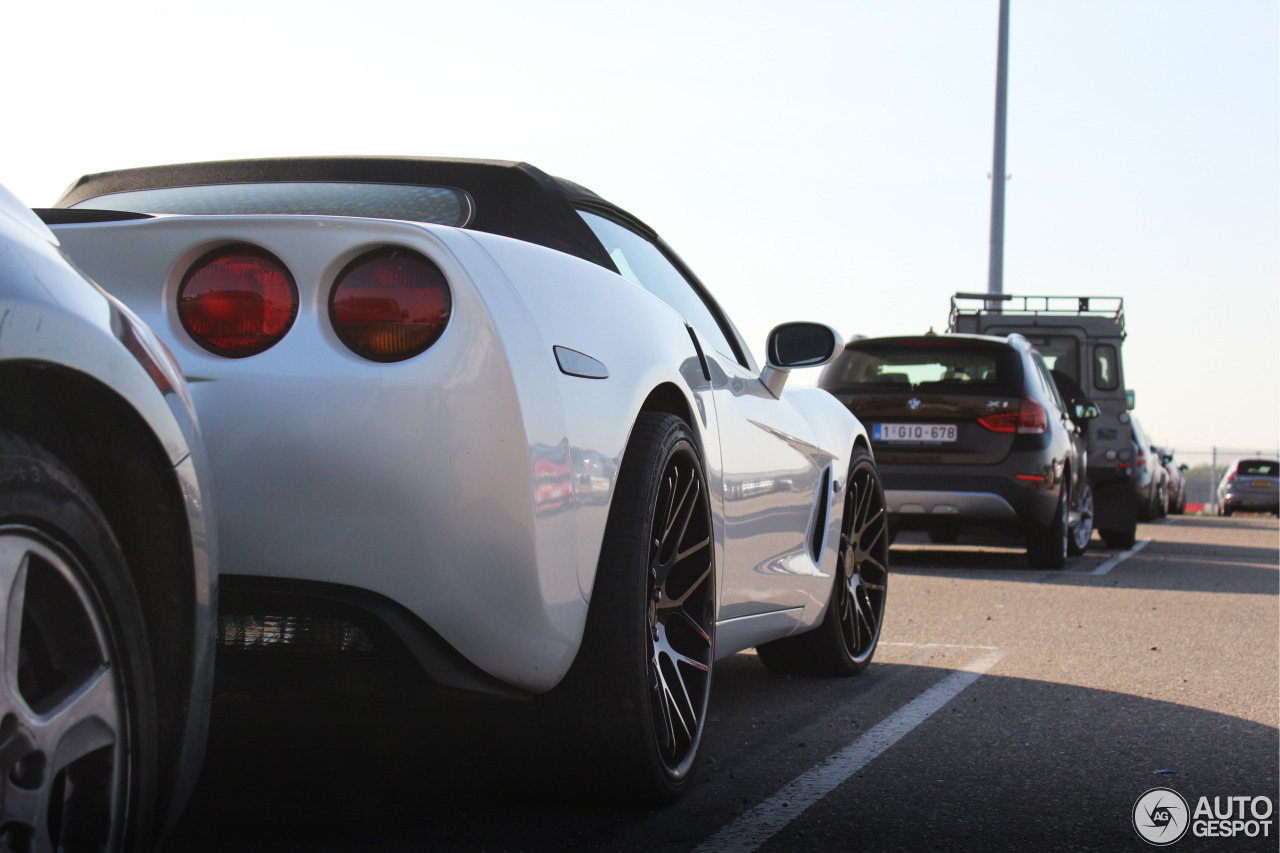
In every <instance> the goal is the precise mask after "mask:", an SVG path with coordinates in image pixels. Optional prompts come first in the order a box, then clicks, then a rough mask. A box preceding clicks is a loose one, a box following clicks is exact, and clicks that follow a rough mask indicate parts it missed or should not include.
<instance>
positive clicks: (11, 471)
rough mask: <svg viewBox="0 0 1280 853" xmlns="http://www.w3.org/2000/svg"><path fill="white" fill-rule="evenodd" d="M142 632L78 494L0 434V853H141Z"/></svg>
mask: <svg viewBox="0 0 1280 853" xmlns="http://www.w3.org/2000/svg"><path fill="white" fill-rule="evenodd" d="M144 624H145V623H144V619H143V614H142V609H141V606H140V605H139V603H138V596H137V593H136V592H135V590H134V587H133V583H132V580H131V578H130V576H129V574H128V571H127V569H126V567H125V561H124V557H123V555H122V554H121V551H120V548H119V546H118V545H117V544H116V540H115V537H114V536H113V535H112V532H111V529H110V527H109V526H108V524H107V522H106V520H105V518H104V517H103V515H102V512H101V511H100V510H99V509H98V507H97V505H96V504H94V502H93V500H92V499H91V498H90V497H89V495H88V493H87V492H86V491H85V489H84V487H83V486H82V485H81V484H80V482H79V481H78V480H77V479H76V477H75V476H74V475H73V474H72V473H71V472H70V471H69V470H68V469H67V468H66V467H65V466H64V465H63V464H62V463H61V462H60V461H59V460H57V459H56V458H55V457H53V456H52V455H50V454H49V453H48V452H47V451H45V450H43V449H42V448H40V447H39V446H37V445H35V444H33V443H31V442H29V441H27V440H25V439H24V438H21V437H19V436H16V435H14V434H11V433H8V432H0V636H3V638H4V644H3V652H2V653H0V654H2V666H3V672H2V675H0V786H2V787H0V806H2V810H0V848H3V849H6V850H15V851H17V850H65V851H68V853H75V851H79V850H95V851H96V850H122V849H125V850H134V849H149V846H150V839H149V837H148V836H149V834H150V827H151V815H152V809H153V808H154V799H155V791H154V779H155V777H156V749H157V747H156V731H157V727H156V710H155V687H154V680H153V675H152V669H151V663H150V657H149V653H148V651H147V644H146V636H145V629H144V627H143V626H144Z"/></svg>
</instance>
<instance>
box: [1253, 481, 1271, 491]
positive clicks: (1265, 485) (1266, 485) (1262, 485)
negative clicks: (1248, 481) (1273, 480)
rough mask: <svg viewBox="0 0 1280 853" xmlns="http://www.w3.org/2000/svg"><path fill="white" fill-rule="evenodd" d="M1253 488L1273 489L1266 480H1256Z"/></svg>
mask: <svg viewBox="0 0 1280 853" xmlns="http://www.w3.org/2000/svg"><path fill="white" fill-rule="evenodd" d="M1253 487H1254V488H1255V489H1269V488H1271V484H1270V483H1268V482H1267V481H1266V480H1254V481H1253Z"/></svg>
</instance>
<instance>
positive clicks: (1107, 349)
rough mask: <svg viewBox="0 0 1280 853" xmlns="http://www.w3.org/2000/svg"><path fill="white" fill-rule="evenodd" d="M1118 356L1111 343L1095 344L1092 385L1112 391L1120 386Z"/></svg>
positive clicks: (1101, 389) (1100, 389)
mask: <svg viewBox="0 0 1280 853" xmlns="http://www.w3.org/2000/svg"><path fill="white" fill-rule="evenodd" d="M1119 362H1120V358H1119V355H1118V354H1117V353H1116V348H1115V346H1114V345H1112V344H1097V345H1096V346H1094V348H1093V387H1095V388H1097V389H1098V390H1099V391H1114V390H1116V389H1117V388H1119V387H1120V364H1119Z"/></svg>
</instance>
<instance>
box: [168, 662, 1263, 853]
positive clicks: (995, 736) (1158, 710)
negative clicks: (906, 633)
mask: <svg viewBox="0 0 1280 853" xmlns="http://www.w3.org/2000/svg"><path fill="white" fill-rule="evenodd" d="M957 660H958V659H957ZM949 671H951V670H949V669H948V668H947V667H945V666H922V665H909V664H895V663H875V664H873V665H872V666H871V668H870V669H869V670H868V671H867V672H866V673H864V674H863V675H862V676H859V677H857V678H853V679H823V678H809V677H799V676H793V677H786V676H780V675H775V674H773V673H771V672H769V671H768V670H766V669H765V668H764V667H763V666H762V665H761V664H760V663H759V662H758V661H757V660H756V659H755V658H754V656H751V655H735V656H733V657H731V658H728V659H726V660H724V661H721V662H719V663H718V664H717V665H716V670H715V680H716V687H715V690H714V691H713V698H712V705H711V708H710V711H709V720H710V723H709V725H708V731H707V735H706V739H705V742H704V749H703V753H704V759H703V762H702V764H701V767H700V768H699V770H698V771H697V777H696V778H695V781H694V783H693V785H692V787H691V789H690V790H689V792H688V793H687V794H686V796H685V798H684V800H683V801H682V802H681V803H679V804H677V805H675V806H670V807H667V808H663V809H639V808H621V807H612V808H611V807H600V806H583V805H581V804H578V803H575V802H572V801H563V798H557V797H556V796H554V792H548V791H545V790H543V791H540V790H536V789H532V790H531V789H524V790H519V789H512V787H511V786H510V785H508V784H507V782H506V774H507V770H508V769H509V768H510V767H512V766H513V765H515V764H517V763H518V762H519V760H520V757H519V756H518V755H513V754H512V753H511V752H510V750H511V748H512V747H511V744H510V743H509V742H508V741H506V740H505V739H503V738H500V737H494V734H495V727H498V726H501V725H502V720H503V713H502V708H501V707H499V706H494V707H490V706H473V707H467V706H448V707H442V706H433V705H430V704H423V703H421V702H419V701H418V700H417V699H415V698H413V697H410V696H407V695H404V694H403V693H402V692H398V691H395V690H387V691H383V692H382V693H381V694H380V695H363V696H353V695H349V694H348V693H346V692H345V691H343V690H342V689H340V687H336V686H331V687H330V688H329V689H318V688H317V687H316V686H315V685H309V686H307V687H306V689H295V687H299V686H295V685H289V684H287V683H277V684H276V685H274V686H273V687H272V688H271V689H270V690H268V691H266V692H264V693H261V694H259V695H257V696H246V695H239V696H234V697H229V696H226V695H223V696H220V697H219V700H218V701H217V702H216V703H215V706H214V715H213V727H212V733H211V740H210V749H209V754H208V758H207V760H206V762H205V769H204V773H203V775H202V776H201V780H200V783H199V786H198V788H197V791H196V795H195V797H194V798H193V802H192V804H191V806H190V807H189V809H188V810H187V813H186V815H185V816H184V818H183V820H182V822H181V823H180V825H179V827H178V829H177V831H176V833H175V835H174V836H173V838H172V839H171V841H170V843H169V844H168V845H166V849H167V850H170V851H199V852H200V853H204V851H223V850H237V851H258V850H262V851H267V850H269V851H272V853H280V851H291V850H297V851H303V850H306V851H324V850H334V851H338V850H343V851H345V850H370V849H375V850H485V851H490V853H493V851H508V850H510V851H516V850H520V851H526V853H540V851H560V850H565V849H573V850H576V851H581V850H586V851H595V850H600V851H604V850H611V851H632V850H634V851H641V850H644V851H648V850H652V849H655V848H658V847H660V848H662V849H669V850H691V849H693V848H694V847H696V846H697V845H698V844H699V843H701V842H702V841H704V840H705V839H707V838H709V837H710V836H711V835H713V834H714V833H715V832H716V831H717V830H718V829H719V828H720V827H722V826H724V825H726V824H728V823H731V822H732V821H733V820H734V819H735V818H736V817H738V816H739V815H740V814H741V813H742V812H744V811H746V810H747V809H748V808H749V807H750V806H751V805H752V804H754V803H757V802H760V801H762V800H763V799H765V798H767V797H768V796H769V795H771V794H772V793H773V792H774V791H775V790H777V789H778V788H779V787H781V785H783V784H785V783H786V782H788V781H790V780H791V779H792V778H794V777H795V776H796V775H797V774H799V773H802V772H804V771H805V770H807V769H808V768H810V767H812V766H813V765H814V764H816V763H818V762H820V761H821V760H822V759H823V758H824V757H825V756H827V755H830V754H832V753H834V752H835V751H837V750H839V749H840V748H841V747H843V746H844V745H846V744H847V743H849V742H851V741H853V740H856V739H857V738H858V737H860V736H861V735H862V734H863V733H865V732H866V731H868V730H869V729H871V728H872V727H873V726H875V725H876V724H877V723H878V722H880V721H881V720H882V719H884V718H885V717H887V716H889V715H890V714H892V713H893V712H894V711H895V710H896V709H897V708H900V707H902V705H904V704H905V703H906V702H909V701H910V700H911V699H912V698H914V697H915V696H917V695H919V694H920V693H921V692H923V691H924V690H926V689H928V687H929V686H931V685H932V684H934V683H936V682H937V681H939V680H940V679H941V678H942V677H944V676H945V675H946V674H948V672H949ZM815 709H821V711H820V713H816V714H815V713H814V711H815ZM913 737H914V738H916V739H919V738H924V740H923V741H919V740H917V743H918V745H917V747H914V748H913V747H912V746H910V745H909V744H910V741H904V742H903V744H901V745H900V746H898V747H894V748H893V749H891V750H890V751H889V752H888V753H886V754H885V755H884V756H882V758H880V759H877V760H876V762H874V763H873V764H871V765H869V766H868V767H867V768H866V769H865V770H864V771H861V772H860V773H859V774H858V777H857V778H856V779H852V780H850V782H848V783H846V784H847V785H853V786H859V788H858V792H857V793H856V794H855V795H854V799H856V800H857V801H858V802H859V803H860V805H859V808H858V810H857V815H858V819H857V820H853V821H848V822H847V824H846V825H845V826H842V827H841V831H842V832H843V833H846V836H845V839H844V841H843V842H842V843H841V848H842V849H858V850H864V851H870V850H882V849H892V850H898V849H903V848H902V847H901V846H899V845H900V842H901V838H902V834H901V833H902V832H904V831H906V830H908V829H909V830H910V837H911V838H912V846H913V847H916V848H919V847H920V845H924V846H928V847H932V848H933V849H955V850H969V849H975V850H976V849H1011V848H1010V847H1009V845H1010V843H1011V840H1014V839H1021V840H1023V841H1026V842H1027V844H1032V842H1037V841H1038V842H1043V843H1045V844H1048V843H1049V842H1051V841H1056V842H1057V843H1056V844H1052V845H1050V846H1052V848H1053V849H1072V848H1073V847H1077V846H1080V847H1087V849H1095V848H1096V849H1102V848H1101V847H1096V845H1098V844H1102V845H1104V846H1106V845H1110V849H1116V848H1117V847H1124V846H1126V845H1129V842H1130V841H1132V840H1133V836H1132V834H1131V833H1132V830H1131V829H1129V827H1128V823H1127V817H1126V815H1127V810H1128V809H1129V807H1130V805H1131V803H1132V802H1133V801H1134V799H1135V798H1136V797H1137V796H1139V795H1140V794H1141V793H1142V792H1143V791H1144V790H1145V789H1147V788H1150V787H1153V786H1156V785H1171V786H1172V787H1175V788H1177V789H1178V790H1179V791H1180V792H1181V793H1182V794H1183V795H1184V796H1186V797H1188V798H1191V797H1193V796H1199V795H1200V794H1206V795H1209V796H1212V795H1215V794H1218V795H1235V794H1249V795H1254V794H1263V795H1269V796H1274V795H1275V792H1276V783H1277V780H1276V766H1275V763H1274V760H1273V759H1274V756H1275V755H1276V753H1277V748H1278V744H1277V734H1276V730H1275V729H1274V728H1272V727H1270V726H1266V725H1261V724H1258V723H1254V722H1251V721H1248V720H1242V719H1239V718H1236V717H1231V716H1228V715H1224V714H1219V713H1215V712H1210V711H1206V710H1202V709H1199V708H1195V707H1190V706H1188V705H1180V704H1176V703H1172V702H1165V701H1159V700H1154V699H1150V698H1144V697H1141V696H1134V695H1128V694H1123V693H1116V692H1111V691H1106V690H1096V689H1091V688H1086V687H1080V686H1075V685H1067V684H1058V683H1053V682H1048V681H1039V680H1031V679H1022V678H1008V677H1000V676H992V675H988V676H984V677H983V678H982V679H981V680H980V681H979V682H978V684H976V685H974V686H973V687H970V688H968V689H967V690H966V691H965V692H964V693H963V694H961V695H960V696H959V697H957V698H956V699H955V700H953V701H952V702H950V703H949V704H947V705H946V706H944V707H943V708H942V709H941V710H940V711H938V713H937V714H935V715H934V717H933V718H931V719H930V720H928V721H927V722H926V723H924V724H922V725H921V726H920V728H919V731H918V732H917V733H915V734H914V735H913ZM1158 771H1160V772H1158ZM1163 771H1173V772H1172V773H1163ZM1011 786H1012V787H1011ZM548 794H551V795H550V796H549V795H548ZM922 797H923V798H924V801H927V802H929V803H930V808H929V809H928V810H927V812H922V811H921V810H919V809H918V808H917V806H916V804H918V803H920V802H922ZM1046 803H1056V804H1057V805H1056V806H1055V808H1059V809H1067V810H1068V811H1069V812H1070V813H1069V814H1067V815H1065V820H1063V821H1061V822H1059V823H1058V824H1055V826H1056V828H1052V827H1050V826H1049V825H1048V824H1046V823H1045V821H1044V814H1045V812H1044V809H1045V804H1046ZM824 813H825V814H827V815H828V816H829V817H828V820H830V815H831V812H830V811H824ZM1051 828H1052V829H1053V831H1054V832H1063V831H1065V832H1066V833H1067V835H1065V836H1061V835H1060V836H1056V837H1055V836H1051V835H1043V834H1044V833H1046V832H1049V831H1050V829H1051ZM957 833H959V834H957ZM965 833H967V834H965ZM953 836H954V837H953ZM1187 840H1188V841H1190V840H1191V839H1187ZM952 842H954V844H953V843H952ZM983 845H985V847H984V846H983ZM1090 845H1092V846H1090ZM1183 846H1186V845H1183ZM1014 847H1020V848H1021V849H1049V848H1048V847H1042V848H1041V847H1036V846H1025V845H1021V844H1018V845H1014ZM1126 849H1127V848H1126Z"/></svg>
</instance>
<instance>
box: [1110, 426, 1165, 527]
mask: <svg viewBox="0 0 1280 853" xmlns="http://www.w3.org/2000/svg"><path fill="white" fill-rule="evenodd" d="M1131 426H1132V428H1133V429H1132V431H1133V450H1132V456H1131V457H1130V458H1129V459H1127V460H1126V459H1124V457H1123V456H1122V457H1121V467H1126V466H1127V467H1128V469H1129V472H1130V478H1131V479H1130V483H1131V484H1132V486H1133V492H1134V495H1135V496H1136V497H1137V500H1138V518H1139V519H1141V520H1142V521H1154V520H1155V519H1158V518H1163V517H1164V514H1165V507H1166V505H1167V500H1168V499H1167V498H1166V495H1167V493H1168V489H1169V472H1168V471H1166V470H1165V469H1164V463H1163V462H1161V461H1160V454H1159V453H1158V452H1157V451H1156V449H1155V445H1153V444H1152V443H1151V437H1150V436H1149V435H1147V431H1146V430H1145V429H1143V428H1142V423H1141V422H1140V421H1139V420H1138V419H1137V417H1133V420H1132V424H1131Z"/></svg>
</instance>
